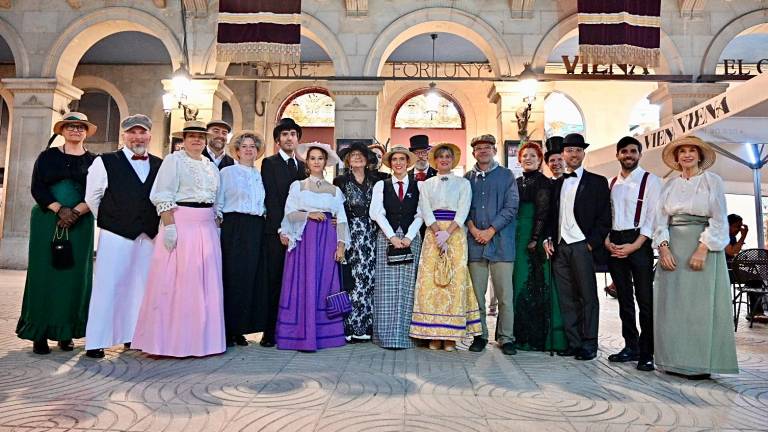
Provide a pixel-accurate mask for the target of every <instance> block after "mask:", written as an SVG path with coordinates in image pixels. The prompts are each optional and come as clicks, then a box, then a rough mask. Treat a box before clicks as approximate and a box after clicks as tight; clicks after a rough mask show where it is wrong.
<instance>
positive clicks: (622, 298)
mask: <svg viewBox="0 0 768 432" xmlns="http://www.w3.org/2000/svg"><path fill="white" fill-rule="evenodd" d="M637 236H638V231H635V230H628V231H611V234H610V239H611V242H612V243H614V244H617V245H622V244H627V243H632V242H634V241H635V240H636V239H637ZM608 269H609V270H610V272H611V279H613V283H614V284H615V285H616V292H617V299H618V300H619V318H621V335H622V336H623V337H624V346H625V347H626V348H628V349H631V350H633V351H635V352H637V353H639V354H640V357H641V358H644V359H650V358H653V249H652V248H651V241H650V240H646V242H645V243H643V246H642V247H640V249H638V250H636V251H635V252H634V253H632V254H631V255H629V256H628V257H626V258H613V257H611V258H610V259H609V261H608ZM635 300H637V307H638V309H639V311H640V333H638V331H637V326H636V324H635V323H636V315H635Z"/></svg>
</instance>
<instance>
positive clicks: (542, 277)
mask: <svg viewBox="0 0 768 432" xmlns="http://www.w3.org/2000/svg"><path fill="white" fill-rule="evenodd" d="M517 158H518V160H519V161H520V164H521V165H522V166H523V175H522V176H521V177H518V179H517V189H518V191H519V192H520V210H519V211H518V214H517V233H516V237H515V248H516V254H515V270H514V275H513V277H514V292H515V295H514V299H515V327H514V335H515V346H516V347H517V349H521V350H528V351H561V350H564V349H565V348H566V347H567V345H568V344H567V342H566V339H565V332H564V330H563V320H562V318H561V316H560V303H559V302H558V298H557V290H556V289H555V286H554V284H555V281H554V279H553V278H552V271H551V267H550V266H551V263H550V261H549V259H548V257H547V255H546V253H545V252H544V248H543V245H542V243H543V241H544V239H545V237H546V236H545V234H544V232H545V228H546V225H547V223H548V222H549V219H550V198H551V195H552V183H551V181H550V180H549V179H548V178H547V177H546V176H545V175H544V174H543V173H542V172H541V162H542V160H543V159H544V155H543V154H542V151H541V148H540V147H539V146H538V145H537V144H534V143H527V144H525V145H523V146H522V147H521V148H520V150H519V151H518V153H517Z"/></svg>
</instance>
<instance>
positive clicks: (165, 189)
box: [149, 150, 219, 214]
mask: <svg viewBox="0 0 768 432" xmlns="http://www.w3.org/2000/svg"><path fill="white" fill-rule="evenodd" d="M218 189H219V170H218V168H216V165H214V164H213V162H211V161H210V160H209V159H208V158H206V157H202V158H201V159H200V160H196V159H192V158H191V157H189V156H188V155H187V152H185V151H183V150H182V151H177V152H174V153H171V154H169V155H168V156H166V157H165V159H163V164H162V165H160V170H159V171H158V172H157V177H155V183H154V184H153V185H152V191H151V192H150V193H149V199H150V200H151V201H152V204H154V205H155V207H156V208H157V213H158V214H160V213H163V212H166V211H168V210H172V209H174V208H176V207H178V206H177V205H176V203H177V202H197V203H210V204H213V203H214V202H215V200H216V192H217V191H218Z"/></svg>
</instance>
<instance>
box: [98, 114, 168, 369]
mask: <svg viewBox="0 0 768 432" xmlns="http://www.w3.org/2000/svg"><path fill="white" fill-rule="evenodd" d="M120 129H121V130H122V131H123V135H122V140H123V148H122V149H120V150H118V151H116V152H113V153H105V154H103V155H101V156H100V157H98V158H96V160H95V161H94V162H93V164H92V165H91V167H90V168H89V169H88V178H87V180H86V191H85V202H86V204H88V207H89V208H90V209H91V212H92V213H93V215H94V216H95V217H96V220H97V225H98V227H99V228H101V232H100V234H99V248H98V254H97V256H96V268H95V271H94V275H93V292H92V293H91V303H90V308H89V311H88V324H87V326H86V331H85V349H86V350H87V351H86V355H87V356H88V357H92V358H102V357H104V348H108V347H111V346H113V345H116V344H120V343H123V344H125V345H126V348H129V347H130V343H131V340H132V339H133V331H134V328H135V327H136V320H137V319H138V314H139V308H140V307H141V301H142V298H143V297H144V287H145V286H146V282H147V275H148V274H149V266H150V261H151V258H152V251H153V246H154V240H153V239H154V238H155V236H156V235H157V231H158V224H159V222H160V217H159V216H158V215H157V212H156V211H155V206H154V205H153V204H152V202H151V201H150V200H149V192H150V190H151V189H152V184H153V183H154V181H155V176H157V171H158V170H159V169H160V164H161V162H162V160H161V159H160V158H158V157H156V156H153V155H151V154H149V153H147V147H148V146H149V141H150V139H151V138H152V134H151V130H152V121H151V120H150V119H149V117H147V116H145V115H143V114H136V115H133V116H130V117H127V118H125V119H124V120H123V121H122V122H121V123H120Z"/></svg>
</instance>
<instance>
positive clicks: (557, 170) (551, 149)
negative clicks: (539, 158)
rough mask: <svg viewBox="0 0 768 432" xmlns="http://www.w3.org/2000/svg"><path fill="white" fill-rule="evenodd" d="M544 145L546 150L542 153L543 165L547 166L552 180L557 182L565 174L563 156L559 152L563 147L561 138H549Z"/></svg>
mask: <svg viewBox="0 0 768 432" xmlns="http://www.w3.org/2000/svg"><path fill="white" fill-rule="evenodd" d="M544 144H545V146H546V148H547V151H546V153H544V163H545V164H547V167H549V171H551V172H552V177H551V178H552V180H557V179H559V178H560V177H561V176H562V175H563V173H564V172H565V164H564V163H563V155H562V154H561V150H560V148H561V147H562V145H563V137H561V136H551V137H549V138H547V141H546V142H545V143H544Z"/></svg>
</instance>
